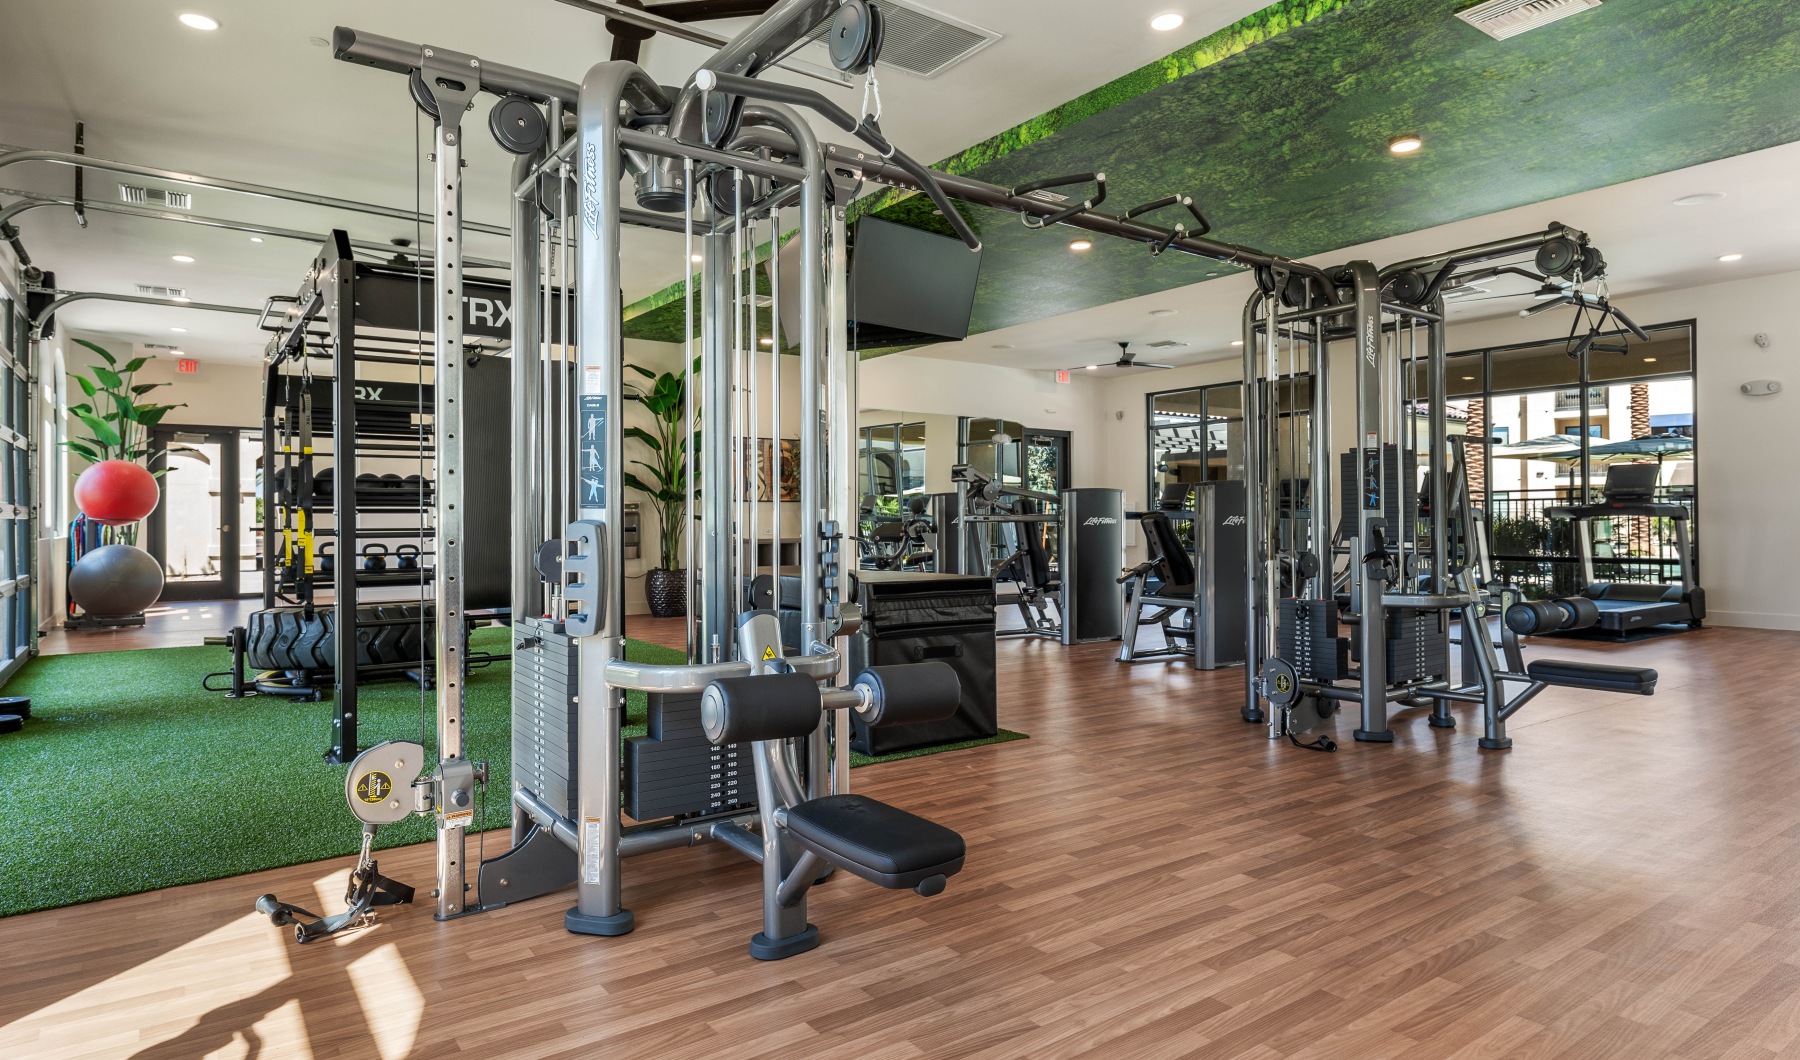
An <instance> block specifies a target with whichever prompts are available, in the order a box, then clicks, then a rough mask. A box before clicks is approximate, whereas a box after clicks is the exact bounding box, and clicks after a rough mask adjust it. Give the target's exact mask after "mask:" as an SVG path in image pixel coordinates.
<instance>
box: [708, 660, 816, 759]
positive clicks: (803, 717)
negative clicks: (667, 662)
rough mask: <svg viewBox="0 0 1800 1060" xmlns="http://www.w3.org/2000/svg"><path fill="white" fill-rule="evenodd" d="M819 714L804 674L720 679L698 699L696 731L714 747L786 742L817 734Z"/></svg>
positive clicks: (812, 683) (812, 688)
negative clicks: (698, 723) (698, 713)
mask: <svg viewBox="0 0 1800 1060" xmlns="http://www.w3.org/2000/svg"><path fill="white" fill-rule="evenodd" d="M822 709H823V708H822V706H821V704H820V701H819V684H818V682H817V681H814V680H813V679H812V678H810V677H808V676H806V675H805V674H765V675H763V676H760V677H721V678H719V679H718V680H717V681H714V682H713V683H712V684H710V685H707V686H706V691H705V692H702V693H701V694H700V727H701V729H702V730H703V731H705V733H706V738H707V739H708V740H710V741H711V742H712V743H713V744H714V745H722V744H728V743H746V742H749V741H752V740H786V739H790V738H792V737H796V736H807V735H810V734H811V733H812V731H813V730H814V729H817V728H818V727H819V712H820V711H821V710H822Z"/></svg>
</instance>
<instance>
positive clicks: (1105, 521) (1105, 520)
mask: <svg viewBox="0 0 1800 1060" xmlns="http://www.w3.org/2000/svg"><path fill="white" fill-rule="evenodd" d="M1117 523H1118V520H1117V519H1114V518H1113V517H1112V516H1110V515H1090V516H1088V517H1087V519H1086V520H1085V521H1083V522H1082V524H1081V525H1082V526H1113V525H1115V524H1117Z"/></svg>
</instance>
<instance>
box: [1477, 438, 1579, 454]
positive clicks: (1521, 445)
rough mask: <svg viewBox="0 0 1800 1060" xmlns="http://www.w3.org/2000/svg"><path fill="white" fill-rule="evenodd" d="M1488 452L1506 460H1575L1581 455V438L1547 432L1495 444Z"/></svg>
mask: <svg viewBox="0 0 1800 1060" xmlns="http://www.w3.org/2000/svg"><path fill="white" fill-rule="evenodd" d="M1488 453H1489V454H1490V455H1493V456H1496V457H1500V458H1503V459H1507V460H1575V459H1579V458H1580V456H1581V440H1580V439H1579V438H1577V437H1576V436H1574V435H1570V434H1548V435H1545V436H1544V437H1542V438H1528V439H1526V440H1525V441H1522V442H1516V443H1514V444H1512V445H1496V446H1494V447H1493V448H1491V449H1489V450H1488Z"/></svg>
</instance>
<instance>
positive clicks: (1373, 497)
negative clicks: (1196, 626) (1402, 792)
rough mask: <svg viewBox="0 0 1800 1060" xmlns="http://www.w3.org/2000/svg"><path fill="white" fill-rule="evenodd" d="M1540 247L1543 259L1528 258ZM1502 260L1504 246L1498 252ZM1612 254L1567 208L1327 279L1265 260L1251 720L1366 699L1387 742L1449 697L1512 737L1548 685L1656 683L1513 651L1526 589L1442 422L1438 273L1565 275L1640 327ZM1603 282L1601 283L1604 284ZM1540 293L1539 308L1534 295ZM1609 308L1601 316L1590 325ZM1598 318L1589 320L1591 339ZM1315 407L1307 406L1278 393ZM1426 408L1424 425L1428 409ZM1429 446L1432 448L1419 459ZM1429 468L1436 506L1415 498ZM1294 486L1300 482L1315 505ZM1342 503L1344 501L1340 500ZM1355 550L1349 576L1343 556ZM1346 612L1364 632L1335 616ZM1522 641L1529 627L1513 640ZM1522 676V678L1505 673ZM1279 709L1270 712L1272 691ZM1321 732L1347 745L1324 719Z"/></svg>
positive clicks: (1278, 729) (1254, 341)
mask: <svg viewBox="0 0 1800 1060" xmlns="http://www.w3.org/2000/svg"><path fill="white" fill-rule="evenodd" d="M1521 259H1525V260H1529V261H1530V262H1531V263H1532V266H1533V268H1531V269H1528V268H1525V267H1524V266H1522V265H1520V264H1516V262H1519V261H1520V260H1521ZM1496 263H1499V264H1496ZM1605 268H1606V266H1605V261H1604V259H1603V258H1602V257H1601V255H1600V252H1599V250H1598V249H1597V248H1595V247H1594V246H1592V244H1591V243H1590V242H1589V240H1588V238H1587V236H1585V235H1584V234H1582V233H1581V232H1578V231H1575V230H1574V229H1571V228H1568V227H1566V226H1563V225H1559V224H1558V225H1551V226H1549V227H1548V228H1546V229H1545V230H1544V231H1541V232H1534V233H1530V234H1528V235H1525V236H1520V237H1518V238H1515V239H1508V240H1501V241H1498V242H1494V243H1487V244H1483V245H1480V246H1475V247H1468V248H1464V249H1462V250H1458V251H1454V252H1452V253H1450V254H1446V255H1443V256H1440V257H1435V258H1421V259H1417V260H1413V261H1407V262H1403V263H1401V264H1399V265H1394V266H1390V267H1388V268H1385V269H1377V267H1376V266H1375V265H1374V264H1373V263H1371V262H1367V261H1355V262H1351V263H1350V264H1348V265H1346V266H1344V267H1342V268H1339V269H1334V270H1330V271H1329V273H1328V276H1327V279H1326V281H1325V282H1323V283H1321V282H1319V280H1318V279H1317V278H1314V277H1298V276H1295V275H1294V274H1293V273H1291V272H1288V271H1286V270H1284V269H1281V268H1279V267H1268V268H1259V269H1257V270H1256V272H1257V290H1256V292H1255V293H1254V294H1253V295H1252V296H1251V299H1250V301H1249V303H1248V304H1247V305H1246V306H1245V310H1244V378H1245V381H1246V386H1245V395H1244V397H1245V432H1244V439H1245V441H1244V454H1245V474H1246V485H1247V488H1248V491H1249V495H1250V503H1249V512H1248V515H1249V534H1250V563H1249V567H1248V575H1247V591H1248V593H1249V596H1250V612H1249V613H1250V619H1251V621H1250V630H1249V634H1248V639H1249V658H1250V663H1251V665H1250V666H1249V667H1247V668H1246V697H1245V702H1244V706H1243V711H1242V712H1243V716H1244V719H1245V720H1246V721H1250V722H1263V721H1267V723H1268V733H1269V736H1270V737H1271V738H1276V739H1279V738H1281V737H1283V736H1286V737H1289V738H1290V739H1293V740H1294V742H1295V743H1300V741H1299V739H1298V735H1297V734H1299V733H1301V732H1305V731H1307V730H1309V729H1311V728H1313V727H1314V726H1316V725H1318V724H1319V723H1320V722H1321V721H1324V720H1325V719H1328V718H1330V717H1331V716H1332V715H1333V714H1335V712H1336V711H1337V709H1338V708H1339V706H1341V705H1343V704H1355V705H1356V706H1357V707H1358V709H1359V711H1360V718H1359V722H1360V724H1359V725H1358V726H1357V728H1356V730H1355V738H1356V739H1357V740H1359V741H1363V742H1371V743H1388V742H1392V741H1393V739H1394V733H1393V730H1392V729H1391V728H1390V727H1389V714H1390V709H1391V708H1393V707H1394V706H1395V705H1396V704H1398V705H1399V706H1401V707H1402V708H1404V707H1413V706H1420V707H1427V706H1428V707H1430V708H1431V725H1432V726H1433V727H1436V728H1453V727H1455V725H1456V720H1455V718H1454V717H1453V716H1452V715H1451V714H1450V711H1449V705H1450V704H1451V703H1457V702H1464V703H1474V704H1477V705H1479V706H1480V707H1481V708H1482V715H1483V726H1484V732H1483V735H1482V737H1481V740H1480V743H1481V746H1482V747H1484V748H1490V749H1499V748H1505V747H1510V746H1511V745H1512V740H1511V739H1510V738H1509V737H1507V735H1506V720H1507V719H1508V718H1509V717H1510V716H1511V715H1512V714H1513V713H1514V712H1516V711H1517V710H1518V709H1519V708H1520V707H1522V706H1523V705H1524V704H1525V702H1526V701H1528V700H1529V699H1530V698H1531V697H1532V696H1533V695H1535V694H1536V693H1537V691H1538V690H1540V689H1541V688H1543V687H1547V686H1550V685H1567V686H1571V687H1581V688H1602V689H1607V690H1616V691H1627V692H1636V693H1639V694H1649V693H1650V692H1651V691H1653V690H1654V688H1655V682H1656V673H1655V671H1654V670H1642V669H1638V668H1633V667H1610V666H1601V665H1595V664H1587V663H1579V662H1556V661H1553V660H1541V661H1539V662H1536V663H1534V664H1532V666H1531V668H1530V669H1529V671H1528V672H1521V668H1520V667H1519V665H1518V663H1519V662H1520V660H1519V659H1518V658H1517V652H1516V650H1513V649H1509V653H1508V654H1509V666H1510V668H1509V669H1505V670H1503V669H1501V664H1500V661H1499V659H1498V657H1497V656H1496V654H1495V651H1494V645H1493V640H1492V638H1491V637H1490V636H1489V635H1488V634H1487V622H1486V618H1487V615H1488V613H1489V607H1490V604H1494V603H1497V604H1498V606H1499V609H1500V611H1501V612H1503V613H1504V612H1505V611H1506V610H1507V609H1508V607H1509V606H1510V605H1511V604H1512V603H1513V602H1514V596H1513V594H1511V592H1510V591H1509V590H1506V589H1505V588H1504V587H1502V586H1498V585H1497V584H1495V583H1494V581H1493V578H1492V574H1491V571H1490V569H1489V566H1488V564H1487V560H1486V548H1485V536H1484V529H1483V520H1482V518H1481V516H1480V514H1479V513H1478V512H1477V511H1475V510H1473V509H1472V508H1471V507H1470V505H1469V493H1468V487H1467V479H1466V473H1465V471H1464V469H1465V467H1466V457H1465V455H1464V448H1465V447H1466V445H1467V444H1470V443H1471V442H1472V441H1475V440H1468V439H1458V440H1453V439H1452V438H1451V436H1450V434H1449V430H1448V425H1447V414H1446V413H1447V403H1446V387H1445V372H1444V357H1445V343H1444V321H1445V317H1444V303H1443V292H1444V290H1445V288H1446V287H1447V286H1449V285H1451V284H1452V283H1460V282H1466V281H1471V280H1476V279H1479V278H1483V277H1488V276H1493V275H1496V274H1498V273H1500V272H1513V273H1517V274H1520V275H1525V276H1529V277H1531V278H1532V279H1533V280H1534V281H1536V282H1538V283H1540V284H1543V285H1545V287H1547V288H1548V289H1550V290H1551V291H1553V292H1555V293H1556V295H1557V297H1556V298H1555V299H1554V302H1553V303H1552V304H1561V305H1567V304H1575V305H1578V306H1580V307H1581V308H1582V309H1584V310H1596V311H1598V313H1599V321H1600V323H1604V321H1605V319H1606V318H1607V317H1608V316H1611V317H1614V318H1616V319H1618V321H1619V323H1620V324H1622V325H1623V326H1625V327H1626V328H1629V329H1630V330H1631V331H1633V332H1634V333H1635V334H1637V335H1639V337H1640V338H1641V337H1644V336H1643V332H1642V330H1641V329H1640V328H1638V327H1637V325H1636V324H1633V323H1632V322H1631V321H1630V320H1629V319H1627V318H1626V317H1625V316H1624V315H1623V314H1622V313H1620V312H1619V311H1618V310H1617V309H1616V308H1614V307H1612V306H1611V305H1610V303H1609V302H1608V301H1607V299H1606V296H1605V288H1604V276H1605ZM1590 288H1592V289H1590ZM1534 311H1535V310H1534ZM1599 326H1600V324H1598V323H1597V324H1595V325H1594V328H1595V333H1597V332H1598V328H1599ZM1342 340H1348V341H1349V342H1351V343H1352V344H1353V346H1354V351H1355V360H1354V364H1355V369H1354V370H1355V372H1356V425H1355V426H1356V429H1355V435H1354V437H1355V440H1356V443H1355V448H1353V449H1351V450H1350V451H1348V452H1345V453H1343V454H1341V455H1340V457H1339V460H1338V461H1337V463H1338V465H1339V466H1338V474H1339V475H1340V476H1341V478H1340V480H1339V481H1340V485H1341V493H1340V492H1338V491H1334V490H1332V488H1331V475H1332V470H1333V469H1332V464H1333V461H1332V460H1331V459H1330V455H1331V450H1332V441H1331V439H1332V437H1333V435H1332V431H1331V409H1330V405H1329V403H1328V401H1327V395H1328V394H1329V393H1330V391H1331V387H1330V371H1331V365H1330V361H1329V358H1328V357H1327V356H1326V351H1327V348H1328V346H1329V344H1330V343H1331V342H1333V341H1342ZM1592 341H1593V335H1592V334H1590V335H1589V336H1588V337H1587V338H1586V339H1584V340H1583V343H1584V346H1585V345H1586V344H1591V343H1592ZM1301 409H1305V410H1306V411H1307V412H1308V413H1309V415H1307V416H1306V417H1304V427H1302V425H1301V419H1302V418H1301V417H1296V416H1287V417H1283V416H1282V415H1281V414H1282V413H1283V412H1290V411H1298V410H1301ZM1421 410H1423V412H1424V414H1425V415H1426V416H1427V417H1428V418H1429V422H1428V423H1427V424H1426V425H1425V434H1426V437H1425V438H1424V439H1423V440H1421V439H1420V438H1419V437H1418V434H1419V430H1420V423H1419V420H1420V411H1421ZM1421 457H1423V462H1422V463H1423V466H1422V468H1421ZM1421 478H1423V484H1424V492H1425V497H1426V498H1428V499H1429V501H1430V503H1429V505H1428V506H1423V507H1422V506H1421V504H1420V496H1419V492H1420V482H1421ZM1289 498H1295V499H1298V498H1305V501H1304V506H1302V505H1301V504H1298V503H1295V504H1289V503H1288V499H1289ZM1334 501H1335V502H1336V504H1337V511H1336V516H1337V517H1336V518H1335V519H1334V518H1333V502H1334ZM1340 555H1342V556H1343V557H1345V558H1346V561H1347V571H1346V572H1345V576H1344V577H1343V578H1342V580H1341V584H1342V588H1343V589H1344V590H1345V591H1344V592H1343V593H1341V594H1340V592H1339V591H1338V590H1339V586H1340V579H1339V577H1338V574H1337V559H1338V557H1339V556H1340ZM1452 615H1456V616H1459V617H1460V619H1461V624H1462V630H1463V636H1462V644H1463V653H1464V670H1463V674H1462V682H1461V683H1460V684H1457V683H1453V682H1452V681H1451V680H1450V660H1449V639H1450V618H1451V616H1452ZM1340 624H1342V625H1348V626H1350V627H1351V628H1352V630H1353V635H1352V637H1349V638H1346V637H1341V636H1339V635H1338V629H1339V627H1340ZM1515 648H1516V646H1515ZM1509 681H1522V682H1526V684H1527V686H1528V687H1527V689H1526V690H1525V691H1524V692H1521V693H1519V694H1518V695H1514V696H1508V695H1507V694H1506V691H1505V684H1506V682H1509ZM1265 701H1266V702H1267V703H1269V704H1270V705H1271V706H1272V707H1273V708H1275V709H1273V710H1270V711H1267V712H1265V710H1264V708H1263V704H1264V702H1265ZM1303 746H1311V747H1313V748H1315V749H1319V750H1334V749H1335V747H1336V745H1335V744H1334V743H1332V742H1331V741H1330V740H1329V739H1328V738H1325V737H1320V738H1318V739H1315V740H1314V741H1312V742H1311V743H1310V744H1306V745H1303Z"/></svg>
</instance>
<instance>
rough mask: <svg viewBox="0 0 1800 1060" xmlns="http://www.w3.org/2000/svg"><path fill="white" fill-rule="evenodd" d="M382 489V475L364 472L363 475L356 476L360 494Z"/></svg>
mask: <svg viewBox="0 0 1800 1060" xmlns="http://www.w3.org/2000/svg"><path fill="white" fill-rule="evenodd" d="M380 488H381V476H380V475H371V474H369V473H367V472H364V473H363V474H361V475H358V476H356V489H357V492H359V493H360V492H362V491H363V490H378V489H380Z"/></svg>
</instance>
